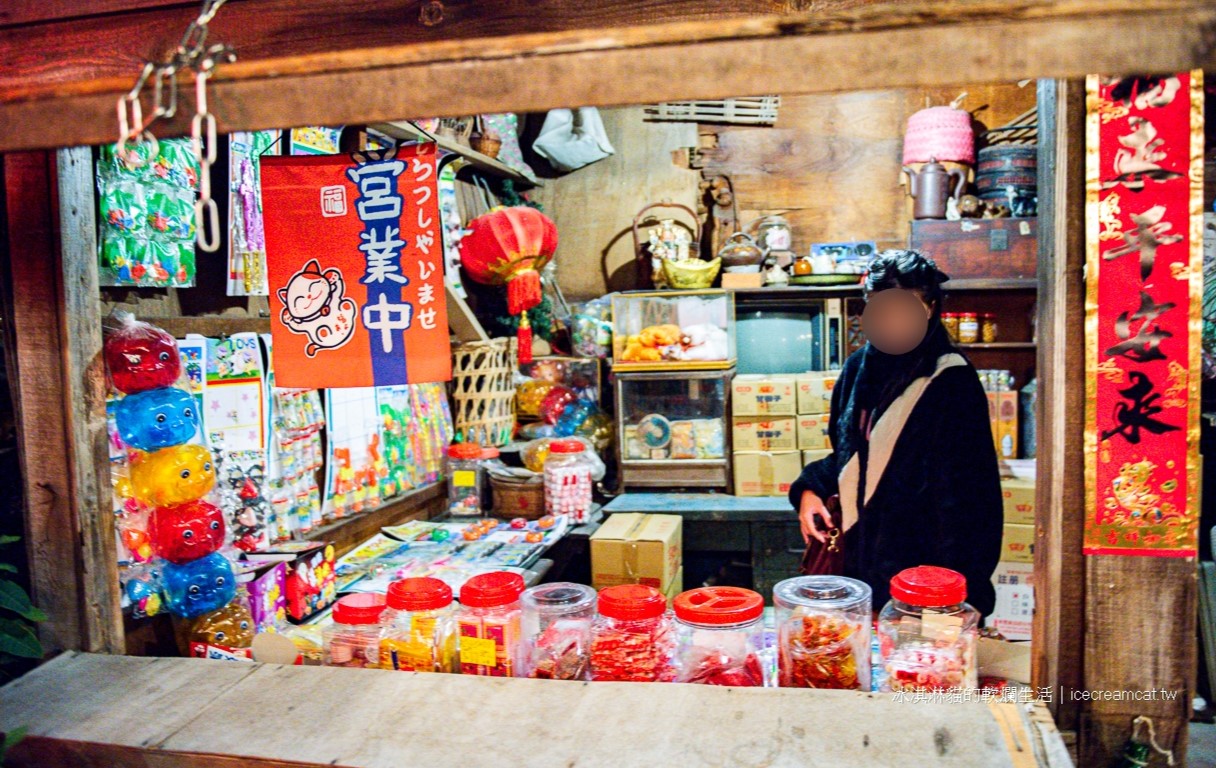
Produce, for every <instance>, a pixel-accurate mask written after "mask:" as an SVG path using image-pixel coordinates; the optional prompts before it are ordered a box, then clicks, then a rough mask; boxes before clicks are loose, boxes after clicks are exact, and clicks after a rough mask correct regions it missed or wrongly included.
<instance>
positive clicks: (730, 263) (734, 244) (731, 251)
mask: <svg viewBox="0 0 1216 768" xmlns="http://www.w3.org/2000/svg"><path fill="white" fill-rule="evenodd" d="M718 256H719V258H721V259H722V267H723V271H726V272H759V271H760V265H761V264H762V263H763V262H764V251H762V250H761V249H760V246H758V245H756V241H755V240H753V239H752V237H751V235H748V234H745V233H743V232H736V233H735V234H733V235H731V236H730V237H728V238H727V239H726V243H725V244H724V245H723V246H722V247H721V248H720V249H719V250H718Z"/></svg>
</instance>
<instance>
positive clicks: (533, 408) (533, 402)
mask: <svg viewBox="0 0 1216 768" xmlns="http://www.w3.org/2000/svg"><path fill="white" fill-rule="evenodd" d="M554 386H555V385H554V383H553V382H551V381H541V380H539V379H524V380H523V381H521V382H520V383H519V384H518V385H517V386H516V387H515V412H516V413H517V414H519V415H520V416H528V417H531V418H539V417H540V406H541V404H542V403H543V402H544V401H545V397H546V396H547V395H548V394H549V392H550V391H551V390H552V389H553V387H554Z"/></svg>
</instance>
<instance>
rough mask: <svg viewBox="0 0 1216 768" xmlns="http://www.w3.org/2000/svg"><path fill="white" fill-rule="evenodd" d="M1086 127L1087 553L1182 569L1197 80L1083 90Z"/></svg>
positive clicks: (1194, 405)
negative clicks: (1173, 563) (1150, 558)
mask: <svg viewBox="0 0 1216 768" xmlns="http://www.w3.org/2000/svg"><path fill="white" fill-rule="evenodd" d="M1087 119H1088V138H1087V142H1086V151H1087V154H1088V169H1087V174H1086V178H1087V192H1088V197H1087V210H1086V225H1087V237H1086V240H1087V245H1088V258H1087V273H1086V290H1087V301H1086V318H1085V321H1086V345H1087V348H1086V363H1087V365H1086V367H1087V377H1086V378H1087V381H1086V425H1085V426H1086V456H1085V460H1086V466H1085V469H1086V498H1087V507H1088V510H1089V511H1088V515H1087V520H1086V525H1085V542H1084V546H1085V552H1086V554H1094V555H1103V554H1126V555H1156V556H1165V557H1190V556H1194V555H1195V554H1196V550H1197V544H1198V538H1197V530H1198V523H1199V508H1198V504H1197V500H1198V490H1199V452H1198V447H1199V362H1200V360H1199V341H1200V309H1201V301H1202V287H1203V269H1202V206H1203V203H1202V192H1203V179H1202V170H1203V164H1202V163H1203V75H1202V73H1201V72H1198V71H1196V72H1190V73H1186V72H1184V73H1181V74H1177V75H1172V76H1164V77H1143V76H1142V77H1125V78H1100V77H1090V78H1089V81H1088V115H1087Z"/></svg>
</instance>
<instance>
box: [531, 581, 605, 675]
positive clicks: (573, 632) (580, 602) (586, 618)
mask: <svg viewBox="0 0 1216 768" xmlns="http://www.w3.org/2000/svg"><path fill="white" fill-rule="evenodd" d="M595 601H596V595H595V590H594V589H592V588H591V587H588V586H585V585H582V584H569V583H565V582H558V583H555V584H542V585H540V586H537V587H532V588H531V589H529V590H528V591H527V592H524V595H523V599H522V601H521V602H522V603H523V620H522V630H521V631H522V636H523V649H522V653H521V659H520V666H519V670H518V674H519V676H520V677H533V678H539V679H544V680H590V679H591V624H592V622H593V621H594V620H595Z"/></svg>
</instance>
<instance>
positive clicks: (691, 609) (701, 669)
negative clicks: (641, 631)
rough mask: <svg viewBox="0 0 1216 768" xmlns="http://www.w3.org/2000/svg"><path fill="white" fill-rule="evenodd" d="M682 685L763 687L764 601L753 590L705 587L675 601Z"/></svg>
mask: <svg viewBox="0 0 1216 768" xmlns="http://www.w3.org/2000/svg"><path fill="white" fill-rule="evenodd" d="M674 608H675V615H676V621H675V635H676V641H675V642H676V647H675V655H674V657H673V662H672V667H673V670H674V671H673V679H674V681H675V682H677V683H700V684H703V685H729V686H739V687H748V686H750V687H762V686H763V685H764V682H765V680H764V664H763V663H762V662H761V660H760V650H761V649H762V648H763V647H764V598H763V597H761V596H760V594H759V593H757V592H753V591H752V590H750V589H740V588H738V587H702V588H700V589H692V590H689V591H687V592H684V593H681V594H680V595H679V596H677V597H676V599H675V602H674Z"/></svg>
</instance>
